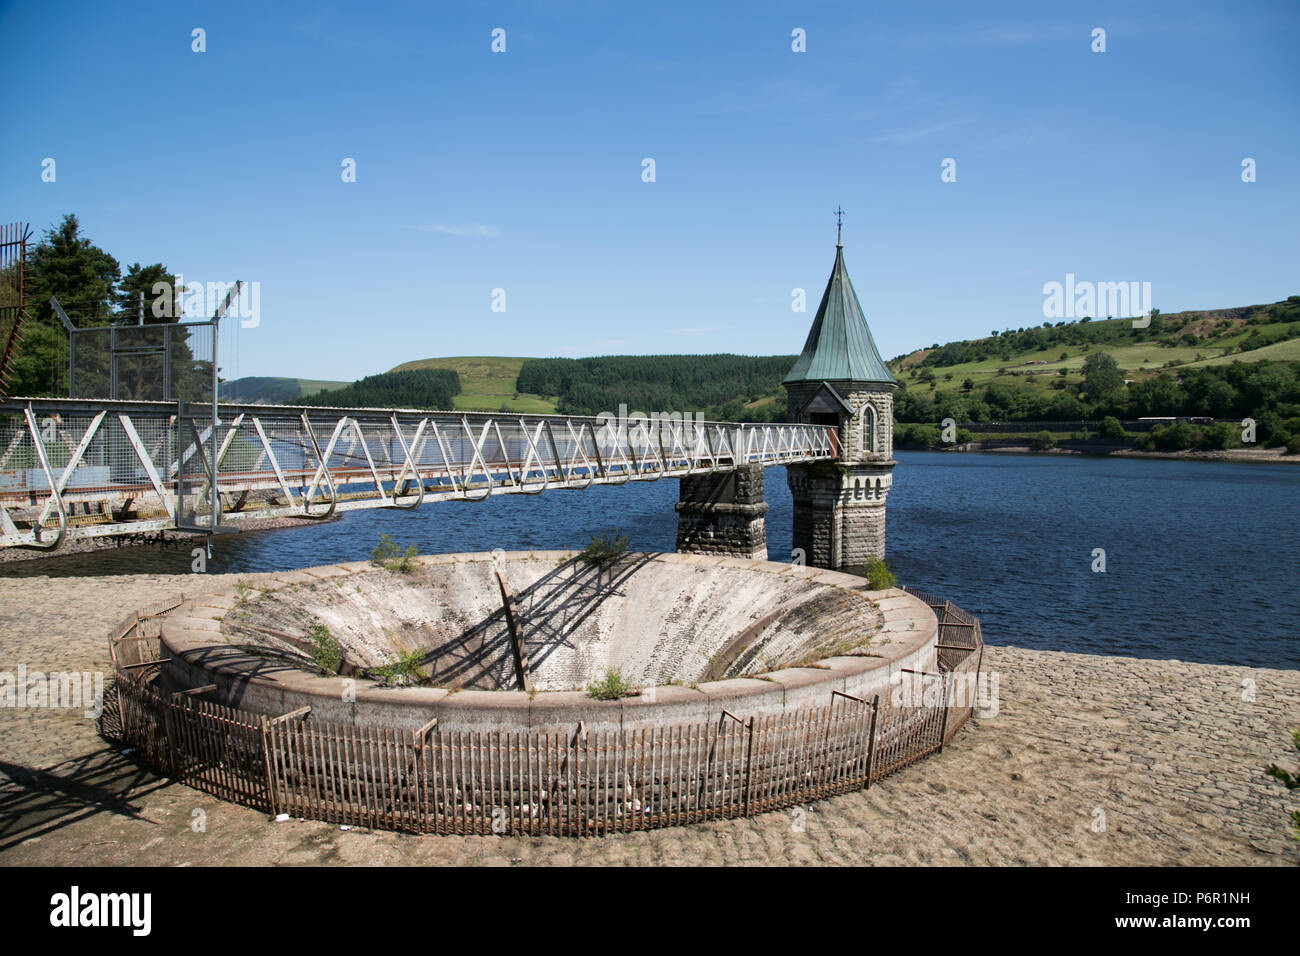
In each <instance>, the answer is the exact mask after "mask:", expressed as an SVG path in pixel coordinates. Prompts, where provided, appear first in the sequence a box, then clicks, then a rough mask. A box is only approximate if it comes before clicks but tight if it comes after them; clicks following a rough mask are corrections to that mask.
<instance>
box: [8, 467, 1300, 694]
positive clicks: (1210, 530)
mask: <svg viewBox="0 0 1300 956" xmlns="http://www.w3.org/2000/svg"><path fill="white" fill-rule="evenodd" d="M897 458H898V462H899V465H898V468H897V469H896V470H895V473H894V488H893V491H892V492H891V493H890V495H889V511H888V514H889V527H888V535H889V540H888V556H887V557H888V561H889V563H890V565H891V566H892V567H893V568H894V570H895V571H896V572H897V574H898V578H899V581H900V582H902V583H905V584H914V585H916V586H918V587H921V588H924V589H925V590H927V591H930V592H931V593H934V594H938V595H941V596H943V597H947V598H949V599H950V600H952V601H953V602H954V603H956V604H959V605H960V606H962V607H964V608H966V609H967V610H969V611H972V612H973V613H976V614H978V615H980V617H981V618H982V619H983V624H984V634H985V638H986V640H988V642H989V643H993V644H1015V645H1019V646H1022V647H1034V648H1046V649H1052V650H1064V651H1078V652H1083V653H1096V654H1126V655H1132V656H1136V657H1152V658H1171V657H1172V658H1181V659H1183V660H1191V661H1204V662H1209V663H1221V664H1243V665H1250V666H1261V667H1285V668H1296V667H1300V589H1297V587H1296V576H1295V565H1296V555H1297V549H1298V546H1300V531H1297V522H1296V518H1297V516H1298V515H1300V467H1297V466H1289V465H1239V464H1224V463H1217V462H1190V461H1188V462H1184V461H1169V460H1157V461H1137V460H1128V459H1090V458H1078V457H1073V456H1069V457H1067V456H1041V457H1040V456H1025V455H1007V456H1000V455H980V454H940V453H925V452H898V453H897ZM766 482H767V499H768V502H769V504H770V506H771V510H770V511H769V512H768V516H767V532H768V550H769V554H770V557H771V559H772V560H774V561H788V560H789V559H790V518H791V503H790V494H789V491H788V489H787V487H786V482H785V472H784V469H781V468H771V469H768V472H767V477H766ZM676 500H677V482H676V481H675V480H672V479H664V480H662V481H659V482H654V483H648V484H646V483H637V484H629V485H625V486H622V487H594V488H590V489H588V490H586V491H570V492H563V491H559V492H547V493H545V494H543V495H539V496H537V497H524V496H502V497H497V498H492V499H490V500H488V501H485V502H482V503H478V504H454V503H445V504H433V505H425V506H423V507H421V508H419V509H417V510H416V511H413V512H404V511H364V512H353V513H351V514H348V515H345V516H344V517H343V518H341V519H340V520H338V521H335V522H330V523H327V524H321V525H312V524H310V523H306V522H304V524H303V525H302V526H301V527H295V528H290V529H285V530H276V531H267V532H258V533H248V534H243V535H231V536H223V537H219V538H217V539H215V543H214V549H215V554H214V557H213V560H212V562H211V563H210V565H209V570H211V571H216V572H228V571H236V572H238V571H276V570H284V569H288V568H294V567H302V566H307V565H315V564H327V563H331V562H335V561H356V560H361V559H364V558H366V557H367V556H368V554H369V551H370V549H371V548H372V547H374V545H375V542H376V541H377V539H378V535H379V533H380V532H381V531H383V532H387V533H388V534H390V535H392V537H393V538H394V539H395V540H397V541H398V542H399V543H400V544H402V545H406V544H408V543H414V544H415V545H416V546H417V547H418V549H419V550H420V552H421V553H430V552H445V551H488V550H491V549H492V548H498V547H499V548H505V549H506V550H511V549H519V548H569V547H577V548H581V547H583V546H585V545H586V544H587V542H588V540H589V538H590V535H591V534H592V533H595V532H609V531H614V530H616V529H621V530H622V531H623V532H624V533H625V534H627V535H628V537H629V539H630V541H631V545H632V547H633V548H635V549H638V550H650V551H671V550H672V549H673V547H674V545H675V541H676V527H677V526H676V514H675V513H674V511H673V507H672V506H673V503H674V502H675V501H676ZM1096 548H1102V549H1104V550H1105V553H1106V554H1105V557H1106V571H1105V573H1094V571H1093V570H1092V565H1093V562H1094V558H1093V550H1094V549H1096ZM60 560H62V561H65V562H66V563H67V568H68V571H69V572H71V571H72V570H73V569H74V568H75V569H76V570H77V573H86V570H87V568H88V567H93V570H96V571H99V572H100V573H120V572H121V571H123V570H131V571H146V570H148V571H164V570H170V571H176V572H181V571H188V570H189V561H190V558H189V553H188V551H185V552H177V551H163V552H158V551H145V550H144V549H130V550H123V551H120V552H108V553H104V554H99V555H93V556H78V557H75V558H70V559H60ZM41 565H42V570H41V571H40V573H54V572H55V570H56V568H57V566H58V564H57V562H56V561H47V562H41ZM36 570H37V569H36V567H32V568H30V569H28V570H16V569H14V568H12V566H11V567H10V568H8V569H2V570H0V573H31V572H32V571H36Z"/></svg>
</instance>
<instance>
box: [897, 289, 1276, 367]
mask: <svg viewBox="0 0 1300 956" xmlns="http://www.w3.org/2000/svg"><path fill="white" fill-rule="evenodd" d="M1280 322H1294V323H1300V296H1292V297H1291V298H1289V299H1287V300H1286V301H1285V302H1278V303H1274V304H1273V305H1268V306H1261V307H1260V308H1257V309H1255V310H1254V311H1253V312H1251V313H1250V314H1249V315H1248V316H1247V317H1246V323H1247V324H1248V325H1264V324H1276V323H1280ZM1176 332H1177V330H1176V329H1174V328H1171V327H1170V323H1169V321H1168V318H1167V317H1165V316H1162V315H1160V311H1159V310H1158V309H1153V310H1152V313H1151V324H1150V325H1148V326H1147V327H1146V328H1134V327H1133V320H1132V319H1104V320H1101V321H1093V320H1092V319H1090V318H1084V319H1081V320H1080V321H1078V322H1065V321H1061V322H1057V323H1055V324H1053V323H1051V322H1044V323H1043V324H1042V325H1041V326H1036V327H1032V328H1024V329H1008V330H1006V331H1005V332H998V331H994V332H992V333H991V334H990V335H989V337H988V338H983V339H968V340H962V341H960V342H949V343H948V344H947V345H939V344H938V343H935V344H934V345H933V346H931V348H930V350H929V352H928V353H927V354H926V356H925V357H924V358H923V359H922V360H921V361H920V362H919V363H918V365H917V367H918V368H946V367H948V366H950V365H962V364H964V363H966V362H983V361H988V360H990V359H1001V360H1002V361H1010V360H1011V358H1012V356H1014V355H1018V354H1020V353H1023V352H1047V351H1050V350H1052V349H1057V348H1069V347H1075V348H1078V347H1080V346H1085V345H1086V346H1093V345H1112V346H1113V345H1132V344H1136V343H1139V342H1160V343H1162V344H1164V345H1198V344H1200V343H1201V342H1202V341H1204V340H1203V339H1202V338H1201V337H1199V336H1198V335H1196V333H1194V332H1190V331H1188V332H1183V333H1182V334H1175V333H1176ZM1296 337H1300V324H1297V325H1294V326H1290V327H1288V328H1285V329H1273V330H1269V331H1264V330H1261V329H1254V330H1252V332H1251V334H1250V335H1249V336H1247V338H1246V339H1245V340H1244V341H1242V342H1241V343H1240V345H1239V346H1238V350H1239V351H1250V350H1252V349H1257V348H1262V347H1263V346H1265V345H1271V344H1273V343H1274V342H1278V341H1283V340H1285V339H1289V338H1296ZM899 358H902V356H899ZM895 361H897V360H895Z"/></svg>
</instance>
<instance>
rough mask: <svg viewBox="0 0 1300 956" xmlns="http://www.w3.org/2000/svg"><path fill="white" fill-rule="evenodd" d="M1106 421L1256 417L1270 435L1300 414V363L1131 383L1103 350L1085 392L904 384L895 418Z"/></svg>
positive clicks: (1089, 370) (1089, 365)
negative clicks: (951, 389)
mask: <svg viewBox="0 0 1300 956" xmlns="http://www.w3.org/2000/svg"><path fill="white" fill-rule="evenodd" d="M1106 416H1113V417H1115V418H1150V417H1157V416H1186V417H1192V418H1198V417H1205V418H1226V419H1238V420H1239V419H1242V418H1246V417H1252V418H1254V419H1256V420H1257V421H1258V422H1259V423H1260V428H1261V431H1262V432H1267V433H1269V434H1270V435H1272V432H1273V425H1274V423H1279V422H1281V421H1283V420H1288V419H1292V418H1296V417H1297V416H1300V362H1249V363H1247V362H1236V361H1234V362H1232V363H1230V364H1226V365H1206V366H1199V367H1195V368H1180V369H1178V370H1177V371H1176V372H1162V373H1161V374H1159V375H1156V376H1154V377H1152V378H1149V379H1146V380H1144V381H1140V382H1130V383H1128V384H1125V382H1124V375H1123V372H1122V371H1121V370H1120V369H1119V368H1118V366H1117V365H1116V364H1115V360H1114V358H1113V357H1111V356H1110V355H1107V354H1105V353H1100V352H1099V353H1097V354H1096V355H1091V356H1089V357H1088V360H1087V361H1086V362H1085V365H1084V381H1083V388H1082V390H1081V391H1080V392H1078V393H1077V394H1075V393H1073V392H1071V391H1068V390H1060V391H1058V392H1055V393H1054V392H1052V391H1047V392H1044V391H1041V390H1038V389H1034V388H1032V387H1029V386H1017V385H1012V384H1007V383H1003V382H991V383H989V384H988V385H987V386H985V387H984V388H982V389H976V388H971V389H969V390H965V391H961V392H939V393H931V392H929V391H928V390H922V389H918V388H906V387H904V388H900V389H899V391H898V392H897V393H896V395H895V398H894V418H895V420H896V421H899V422H916V423H922V422H938V421H942V420H943V419H945V418H952V419H953V420H955V421H958V422H994V421H1008V422H1014V421H1073V420H1077V419H1089V420H1099V419H1101V418H1104V417H1106ZM1279 444H1285V442H1279Z"/></svg>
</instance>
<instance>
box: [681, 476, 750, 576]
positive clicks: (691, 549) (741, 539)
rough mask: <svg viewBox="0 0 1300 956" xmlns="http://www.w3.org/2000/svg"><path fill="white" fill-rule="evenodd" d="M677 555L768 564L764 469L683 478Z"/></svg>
mask: <svg viewBox="0 0 1300 956" xmlns="http://www.w3.org/2000/svg"><path fill="white" fill-rule="evenodd" d="M674 507H675V509H676V511H677V550H678V551H684V552H688V553H694V554H725V555H730V556H732V557H740V558H752V559H754V560H757V561H766V560H767V532H766V530H765V527H764V515H766V514H767V502H766V501H765V500H764V498H763V466H762V465H741V466H740V467H739V468H736V469H734V470H731V471H719V472H715V473H714V474H711V475H693V476H690V477H686V478H682V479H681V492H680V500H679V501H678V502H677V504H676V505H675V506H674Z"/></svg>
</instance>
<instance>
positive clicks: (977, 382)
mask: <svg viewBox="0 0 1300 956" xmlns="http://www.w3.org/2000/svg"><path fill="white" fill-rule="evenodd" d="M1098 355H1106V356H1109V358H1111V359H1113V360H1114V363H1115V366H1116V367H1117V369H1118V372H1119V374H1120V379H1119V385H1118V386H1117V387H1115V388H1110V389H1103V390H1102V391H1098V388H1097V387H1096V385H1095V384H1094V387H1093V388H1091V389H1087V388H1085V385H1086V382H1085V376H1084V374H1083V373H1084V363H1085V362H1088V361H1089V360H1090V357H1091V360H1092V361H1094V362H1095V361H1097V359H1096V356H1098ZM1297 361H1300V296H1292V297H1291V298H1289V299H1287V300H1285V301H1282V302H1276V303H1273V304H1271V305H1255V306H1247V307H1243V308H1236V309H1221V310H1213V311H1207V312H1180V313H1177V314H1174V315H1161V314H1159V313H1158V312H1155V313H1153V316H1152V319H1151V324H1150V326H1149V327H1148V328H1134V327H1133V320H1131V319H1107V320H1101V321H1092V320H1090V319H1083V320H1080V321H1078V322H1068V323H1067V322H1057V323H1055V324H1053V323H1050V322H1045V323H1043V324H1042V325H1041V326H1037V327H1030V328H1023V329H1010V330H1007V331H1004V332H1001V333H995V334H993V335H990V336H987V337H985V338H980V339H971V340H966V341H961V342H950V343H948V344H947V345H942V346H940V345H934V346H931V347H930V348H928V349H918V350H916V351H914V352H909V353H908V354H906V355H901V356H899V357H897V358H895V359H893V360H891V361H890V363H889V365H890V368H891V369H892V370H893V372H894V374H895V376H896V377H897V378H898V380H899V382H900V384H901V385H902V386H903V387H902V389H901V390H900V392H899V394H898V396H897V399H896V401H895V415H896V417H897V418H898V420H899V421H902V422H935V421H939V420H940V419H943V418H947V417H951V418H954V419H956V420H957V421H970V422H983V421H991V420H999V421H1017V420H1035V419H1037V420H1072V419H1082V418H1093V417H1100V416H1102V415H1106V414H1114V415H1116V416H1117V417H1128V416H1132V417H1137V416H1141V415H1180V414H1186V415H1205V416H1211V417H1214V416H1230V415H1233V414H1237V413H1238V412H1241V413H1246V412H1249V411H1253V410H1255V409H1256V408H1257V406H1258V403H1259V400H1260V397H1261V394H1262V393H1261V390H1260V388H1258V387H1256V386H1254V385H1249V386H1248V385H1247V384H1246V380H1247V379H1248V378H1249V377H1250V375H1251V374H1255V373H1254V372H1251V373H1244V372H1234V373H1231V375H1229V371H1228V370H1229V369H1231V368H1233V367H1240V366H1241V365H1246V366H1250V367H1251V368H1253V369H1257V367H1258V366H1261V365H1271V364H1274V363H1279V364H1278V368H1280V369H1282V371H1281V372H1277V373H1276V374H1278V375H1282V376H1283V377H1284V378H1285V377H1286V376H1288V375H1289V374H1291V373H1290V372H1288V371H1286V370H1287V369H1288V367H1289V363H1292V362H1297ZM1238 363H1240V364H1238ZM1211 371H1213V372H1214V374H1213V375H1211V376H1209V377H1207V375H1208V374H1209V372H1211ZM1269 374H1270V375H1273V374H1274V373H1273V372H1270V373H1269ZM1225 376H1226V377H1230V378H1232V379H1234V380H1235V381H1232V382H1229V381H1227V380H1226V378H1225ZM1217 382H1223V383H1224V384H1223V385H1221V386H1220V387H1219V388H1218V390H1217V391H1216V392H1215V396H1214V397H1213V398H1210V397H1208V395H1202V394H1184V393H1185V392H1186V391H1187V389H1188V388H1190V389H1191V391H1192V392H1193V393H1195V392H1196V390H1197V387H1199V386H1202V385H1203V386H1205V389H1204V390H1205V391H1206V392H1208V390H1209V389H1210V387H1212V386H1214V385H1215V384H1216V383H1217ZM1229 386H1231V387H1232V388H1233V389H1234V390H1235V391H1236V392H1237V393H1238V394H1237V395H1236V397H1235V398H1233V399H1232V400H1229V396H1228V394H1227V388H1228V387H1229ZM1268 391H1269V392H1270V394H1272V393H1274V392H1278V391H1279V388H1274V387H1272V386H1269V388H1268ZM1281 391H1282V392H1286V389H1285V388H1281ZM1103 392H1104V394H1103ZM1174 393H1177V396H1176V400H1175V397H1174ZM1288 394H1289V393H1288ZM1283 401H1284V403H1285V404H1289V402H1287V401H1286V400H1285V399H1284V400H1283Z"/></svg>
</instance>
